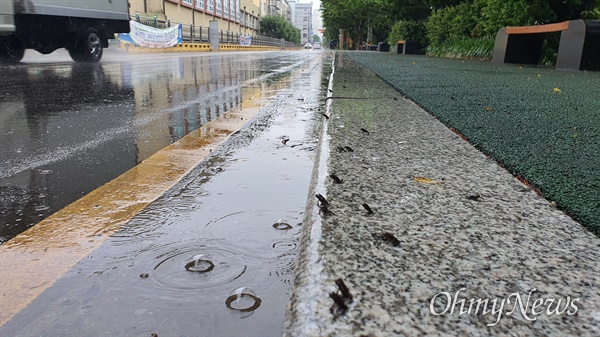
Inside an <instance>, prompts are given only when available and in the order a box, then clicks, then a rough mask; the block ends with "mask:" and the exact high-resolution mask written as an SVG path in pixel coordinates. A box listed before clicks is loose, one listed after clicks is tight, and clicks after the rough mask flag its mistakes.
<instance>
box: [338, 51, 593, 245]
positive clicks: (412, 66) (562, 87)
mask: <svg viewBox="0 0 600 337" xmlns="http://www.w3.org/2000/svg"><path fill="white" fill-rule="evenodd" d="M349 55H350V57H351V58H352V59H354V60H355V61H357V62H358V63H361V64H363V65H364V66H366V67H367V68H370V69H371V70H373V71H374V72H376V73H377V74H378V75H379V76H380V77H382V78H383V79H384V80H385V81H387V82H388V83H390V84H391V85H393V86H394V87H395V88H396V89H397V90H398V91H400V92H401V93H403V94H404V95H406V96H407V97H409V98H410V99H412V100H413V101H415V102H416V103H417V104H419V105H420V106H422V107H423V108H424V109H425V110H427V111H429V112H430V113H431V114H433V115H435V116H437V117H438V118H439V119H440V121H442V122H443V123H444V124H445V125H447V126H448V127H451V128H454V129H456V131H457V132H459V133H460V134H462V135H464V136H465V137H466V138H468V140H469V141H470V142H471V143H472V144H473V145H475V146H476V147H477V148H478V149H480V150H481V151H482V152H484V153H486V154H488V155H490V156H491V157H493V158H494V159H495V160H496V161H498V162H499V163H500V164H501V165H503V166H504V167H505V168H506V169H507V170H509V172H511V173H512V174H513V175H515V176H517V177H520V178H521V179H522V180H523V181H526V182H527V183H528V184H530V185H531V186H532V187H533V188H535V189H537V190H539V191H540V193H541V194H542V195H543V196H544V197H545V198H546V199H547V200H549V201H554V202H555V203H556V204H557V206H558V207H559V208H560V209H562V210H564V211H565V212H566V213H567V214H569V215H571V216H572V217H573V218H574V219H575V220H577V221H579V222H580V223H582V224H583V225H584V226H586V227H587V228H588V229H589V230H590V231H592V232H593V233H595V234H596V235H599V236H600V155H599V153H600V151H599V150H598V149H600V100H599V99H598V93H599V91H598V88H599V87H600V73H598V72H565V71H557V70H554V69H542V68H536V67H520V66H516V65H494V64H491V63H490V62H481V61H468V60H451V59H442V58H431V57H424V56H409V55H391V54H388V53H349Z"/></svg>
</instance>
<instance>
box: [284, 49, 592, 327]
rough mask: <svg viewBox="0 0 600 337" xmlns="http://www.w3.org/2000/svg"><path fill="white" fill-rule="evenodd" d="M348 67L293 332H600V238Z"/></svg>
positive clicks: (317, 177)
mask: <svg viewBox="0 0 600 337" xmlns="http://www.w3.org/2000/svg"><path fill="white" fill-rule="evenodd" d="M334 66H335V70H334V73H333V75H332V76H333V84H330V96H331V97H332V98H329V99H328V110H327V113H328V114H330V118H329V119H328V121H327V123H326V124H327V125H326V127H325V128H324V130H323V135H322V139H321V144H320V147H321V148H320V157H319V158H318V160H317V163H316V164H315V171H314V175H313V184H312V186H311V190H310V194H309V195H315V194H317V193H318V194H321V195H322V196H323V197H324V198H325V199H326V200H327V203H328V207H326V208H327V209H325V207H323V202H318V200H317V198H310V199H309V203H308V205H307V213H306V214H305V218H304V225H303V233H302V238H301V242H300V248H299V256H298V259H297V262H296V271H295V272H296V275H295V280H294V284H293V288H292V294H291V301H290V304H289V305H288V312H287V317H286V323H285V327H284V335H286V336H393V335H406V336H415V335H426V334H430V335H456V336H465V335H468V336H489V335H502V336H566V335H571V336H575V335H577V336H597V335H598V334H600V267H599V264H598V261H600V239H599V238H598V237H596V236H594V235H593V234H592V233H591V232H590V231H589V230H587V229H586V228H584V227H583V226H582V225H581V224H579V223H577V222H575V221H574V220H573V219H572V218H570V217H569V216H567V215H565V214H564V213H563V212H562V211H560V210H558V209H557V208H556V207H554V206H553V205H552V204H551V203H550V202H549V201H547V200H545V199H543V198H541V197H540V196H539V195H538V194H537V193H536V192H534V191H533V190H531V189H530V188H529V187H527V186H526V185H524V184H523V183H521V182H520V181H518V180H517V179H516V178H515V177H513V176H512V175H511V174H510V173H509V172H508V171H506V170H505V169H504V168H502V167H500V166H499V165H498V164H497V163H496V162H495V161H494V160H492V159H490V158H488V157H486V156H485V155H483V154H482V153H481V152H480V151H479V150H477V149H476V148H475V147H473V146H472V145H471V144H469V143H468V142H467V141H465V140H463V139H462V138H461V137H459V136H457V135H456V134H455V133H453V132H452V131H450V130H449V129H448V128H447V127H445V126H444V125H443V124H442V123H440V122H439V121H438V120H437V119H436V118H434V117H433V116H431V115H430V114H428V113H427V112H426V111H424V110H423V109H421V108H420V107H419V106H417V105H416V104H415V103H414V102H412V101H410V100H408V99H406V98H404V97H403V96H402V95H401V94H399V93H398V92H397V91H396V90H394V89H393V88H391V87H390V86H389V85H387V84H386V83H385V82H383V81H382V80H381V79H380V78H378V77H377V76H376V75H375V74H374V73H372V72H371V71H368V70H366V69H365V68H363V67H362V66H359V65H357V64H356V63H354V62H353V61H351V60H350V59H349V58H348V57H347V55H345V54H339V53H338V54H337V55H336V60H335V64H334ZM386 66H387V65H386ZM347 147H349V148H351V149H352V150H353V151H350V149H349V148H347ZM331 174H335V175H336V176H337V177H338V178H339V179H341V180H342V182H341V183H336V182H335V181H334V179H332V178H331V177H330V175H331ZM362 204H367V205H368V207H369V208H370V209H371V210H372V213H371V214H369V212H368V211H367V208H366V207H364V206H363V205H362ZM394 238H395V239H394ZM396 240H397V241H396ZM340 278H341V279H342V280H343V282H344V283H345V285H346V286H347V287H348V290H349V292H350V293H351V294H352V300H350V299H348V298H347V297H348V296H346V298H345V299H344V298H343V297H344V296H343V295H344V294H343V293H344V291H343V290H341V289H340V287H339V286H337V285H336V280H338V279H340ZM330 293H337V294H338V296H337V297H342V298H341V299H339V301H341V302H343V303H344V304H346V305H347V306H348V308H347V309H346V310H344V309H343V308H342V307H341V306H340V305H334V301H333V300H332V297H330ZM334 297H336V296H334ZM461 299H463V300H464V301H462V302H461ZM432 300H433V301H432ZM486 300H487V301H486ZM461 303H462V304H464V306H462V307H461ZM478 304H479V306H478ZM536 305H537V306H536ZM484 307H485V308H484ZM485 309H487V310H488V311H487V313H486V311H484V310H485Z"/></svg>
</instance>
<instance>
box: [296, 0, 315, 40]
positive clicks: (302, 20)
mask: <svg viewBox="0 0 600 337" xmlns="http://www.w3.org/2000/svg"><path fill="white" fill-rule="evenodd" d="M293 2H294V10H293V15H294V16H293V21H292V24H293V25H294V26H295V27H296V28H298V29H300V39H301V40H300V42H302V43H303V44H304V43H307V42H313V41H312V36H313V34H314V33H313V24H312V21H313V18H312V15H313V10H312V2H311V3H297V2H296V1H293Z"/></svg>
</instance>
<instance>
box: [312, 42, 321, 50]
mask: <svg viewBox="0 0 600 337" xmlns="http://www.w3.org/2000/svg"><path fill="white" fill-rule="evenodd" d="M312 49H321V43H319V42H315V43H314V44H313V47H312Z"/></svg>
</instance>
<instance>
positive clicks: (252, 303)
mask: <svg viewBox="0 0 600 337" xmlns="http://www.w3.org/2000/svg"><path fill="white" fill-rule="evenodd" d="M260 302H261V300H260V298H258V296H256V293H255V292H254V291H253V290H252V289H250V288H248V287H241V288H237V289H235V290H234V291H232V292H231V293H229V297H227V299H225V305H226V306H227V308H229V309H233V310H238V311H241V312H250V311H254V310H256V309H257V308H258V307H259V306H260Z"/></svg>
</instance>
